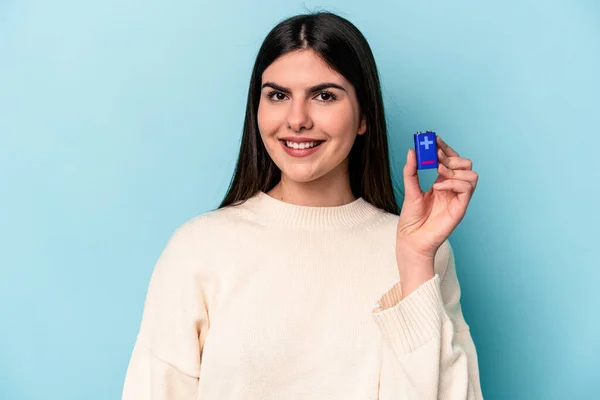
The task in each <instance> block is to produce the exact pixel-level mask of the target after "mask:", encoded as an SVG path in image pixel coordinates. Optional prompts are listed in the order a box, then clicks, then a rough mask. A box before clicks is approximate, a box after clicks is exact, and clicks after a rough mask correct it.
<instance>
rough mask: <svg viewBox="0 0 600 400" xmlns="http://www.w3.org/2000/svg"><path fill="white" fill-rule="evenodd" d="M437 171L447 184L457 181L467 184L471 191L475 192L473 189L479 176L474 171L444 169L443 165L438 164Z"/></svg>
mask: <svg viewBox="0 0 600 400" xmlns="http://www.w3.org/2000/svg"><path fill="white" fill-rule="evenodd" d="M438 169H439V171H440V174H441V175H442V176H443V177H445V178H447V179H446V180H445V181H444V183H445V182H448V181H450V180H459V181H464V182H468V183H469V184H470V185H471V187H472V189H473V190H475V187H477V180H478V179H479V175H478V174H477V172H475V171H469V170H460V169H457V170H451V169H449V168H448V167H446V166H445V165H444V164H439V168H438ZM437 188H438V186H436V189H437Z"/></svg>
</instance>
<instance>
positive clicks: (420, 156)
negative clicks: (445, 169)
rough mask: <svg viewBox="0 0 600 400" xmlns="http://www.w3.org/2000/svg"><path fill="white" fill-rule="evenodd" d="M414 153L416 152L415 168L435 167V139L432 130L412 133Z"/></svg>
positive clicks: (436, 162)
mask: <svg viewBox="0 0 600 400" xmlns="http://www.w3.org/2000/svg"><path fill="white" fill-rule="evenodd" d="M414 138H415V153H416V154H417V169H433V168H435V169H437V167H438V156H437V141H436V134H435V132H432V131H425V132H421V131H418V132H417V133H415V134H414Z"/></svg>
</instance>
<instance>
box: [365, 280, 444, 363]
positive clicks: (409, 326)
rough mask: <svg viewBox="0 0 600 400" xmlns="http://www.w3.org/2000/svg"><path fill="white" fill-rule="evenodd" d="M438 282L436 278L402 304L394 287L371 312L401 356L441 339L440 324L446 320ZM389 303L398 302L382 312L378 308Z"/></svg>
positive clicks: (396, 287) (404, 299) (406, 298)
mask: <svg viewBox="0 0 600 400" xmlns="http://www.w3.org/2000/svg"><path fill="white" fill-rule="evenodd" d="M440 281H441V279H440V277H439V275H438V274H436V275H435V276H434V277H433V278H431V279H430V280H428V281H427V282H425V283H423V284H422V285H421V286H419V287H418V288H417V289H415V290H414V291H413V292H412V293H410V294H409V295H408V296H406V297H405V298H403V299H401V300H399V299H400V298H401V296H400V293H399V290H400V288H399V285H398V284H396V285H394V286H393V287H392V288H391V289H390V290H389V291H388V292H387V293H385V294H384V295H383V296H382V297H381V299H380V300H379V301H378V302H377V303H376V308H375V309H373V312H372V316H373V319H374V320H375V322H376V323H377V325H378V326H379V328H380V330H381V332H382V333H383V334H384V336H385V337H386V338H387V339H388V340H389V341H390V343H391V344H392V346H393V347H394V348H395V349H397V350H398V351H399V352H400V353H401V354H404V353H408V352H411V351H413V350H415V349H416V348H418V347H419V346H421V345H423V344H424V343H426V342H428V341H429V340H431V339H432V338H434V337H436V336H439V335H440V331H441V325H442V321H443V320H444V319H447V318H448V316H447V315H446V312H445V310H444V303H443V301H442V293H441V290H440ZM390 299H398V300H399V301H397V302H396V303H392V304H390V306H389V308H385V309H383V310H382V309H381V308H380V307H377V306H379V305H381V304H384V303H386V302H389V300H390Z"/></svg>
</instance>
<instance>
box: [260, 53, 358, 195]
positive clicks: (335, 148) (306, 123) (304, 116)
mask: <svg viewBox="0 0 600 400" xmlns="http://www.w3.org/2000/svg"><path fill="white" fill-rule="evenodd" d="M317 86H318V87H317ZM311 88H313V89H311ZM359 112H360V110H359V105H358V100H357V98H356V94H355V91H354V87H353V86H352V85H351V84H350V83H349V82H348V81H347V80H346V79H345V78H344V77H343V76H341V75H340V74H339V73H337V72H335V71H334V70H332V69H331V68H330V67H329V66H328V65H327V64H326V63H325V62H324V61H323V60H322V59H321V58H319V57H318V56H317V55H316V53H315V52H313V51H312V50H300V51H293V52H290V53H287V54H285V55H283V56H281V57H279V58H278V59H277V60H275V61H274V62H273V63H272V64H271V65H269V67H268V68H267V69H265V71H264V72H263V75H262V88H261V96H260V102H259V106H258V115H257V119H258V128H259V131H260V135H261V138H262V140H263V143H264V144H265V147H266V149H267V152H268V153H269V155H270V156H271V159H273V162H274V163H275V164H276V165H277V166H278V167H279V169H280V170H281V172H282V180H283V179H285V180H286V181H294V182H299V183H300V182H302V183H304V182H309V181H314V180H317V179H320V178H323V177H325V176H327V177H328V178H330V179H346V180H348V154H349V153H350V149H351V148H352V145H353V144H354V140H355V138H356V135H357V134H358V135H362V134H364V133H365V130H366V121H365V120H364V119H363V120H362V121H361V120H360V115H359ZM286 139H288V140H290V141H291V142H294V141H296V142H300V141H305V140H307V139H309V140H311V141H318V142H320V144H318V146H317V147H315V148H313V149H287V151H286V147H285V146H288V145H291V146H292V147H294V146H296V147H298V146H299V145H298V144H297V143H296V144H294V143H289V142H287V141H286ZM303 146H306V144H302V146H301V147H303Z"/></svg>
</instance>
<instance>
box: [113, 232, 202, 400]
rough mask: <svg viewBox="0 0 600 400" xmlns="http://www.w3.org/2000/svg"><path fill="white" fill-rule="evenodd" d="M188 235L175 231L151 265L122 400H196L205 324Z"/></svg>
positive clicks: (190, 234) (195, 257) (191, 235)
mask: <svg viewBox="0 0 600 400" xmlns="http://www.w3.org/2000/svg"><path fill="white" fill-rule="evenodd" d="M194 237H195V235H194V228H193V227H192V226H190V225H184V226H183V227H181V228H180V229H178V230H177V231H176V232H175V233H174V234H173V236H172V237H171V239H170V240H169V242H168V244H167V246H166V248H165V249H164V250H163V252H162V254H161V256H160V258H159V260H158V261H157V263H156V266H155V268H154V271H153V273H152V277H151V279H150V284H149V287H148V292H147V295H146V301H145V304H144V311H143V315H142V320H141V326H140V330H139V333H138V335H137V338H136V342H135V345H134V348H133V352H132V355H131V359H130V361H129V366H128V368H127V374H126V377H125V383H124V386H123V393H122V399H123V400H150V399H152V400H187V399H189V400H192V399H194V400H195V399H196V394H197V390H198V379H199V373H200V360H201V349H202V343H203V342H204V337H205V335H206V331H207V325H208V320H207V310H206V304H205V302H204V301H203V300H204V297H203V291H202V290H201V285H200V283H201V282H202V277H201V276H200V272H199V269H198V268H197V265H196V264H197V261H198V255H197V252H198V251H197V250H196V248H197V242H196V240H195V239H194ZM195 243H196V245H195Z"/></svg>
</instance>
